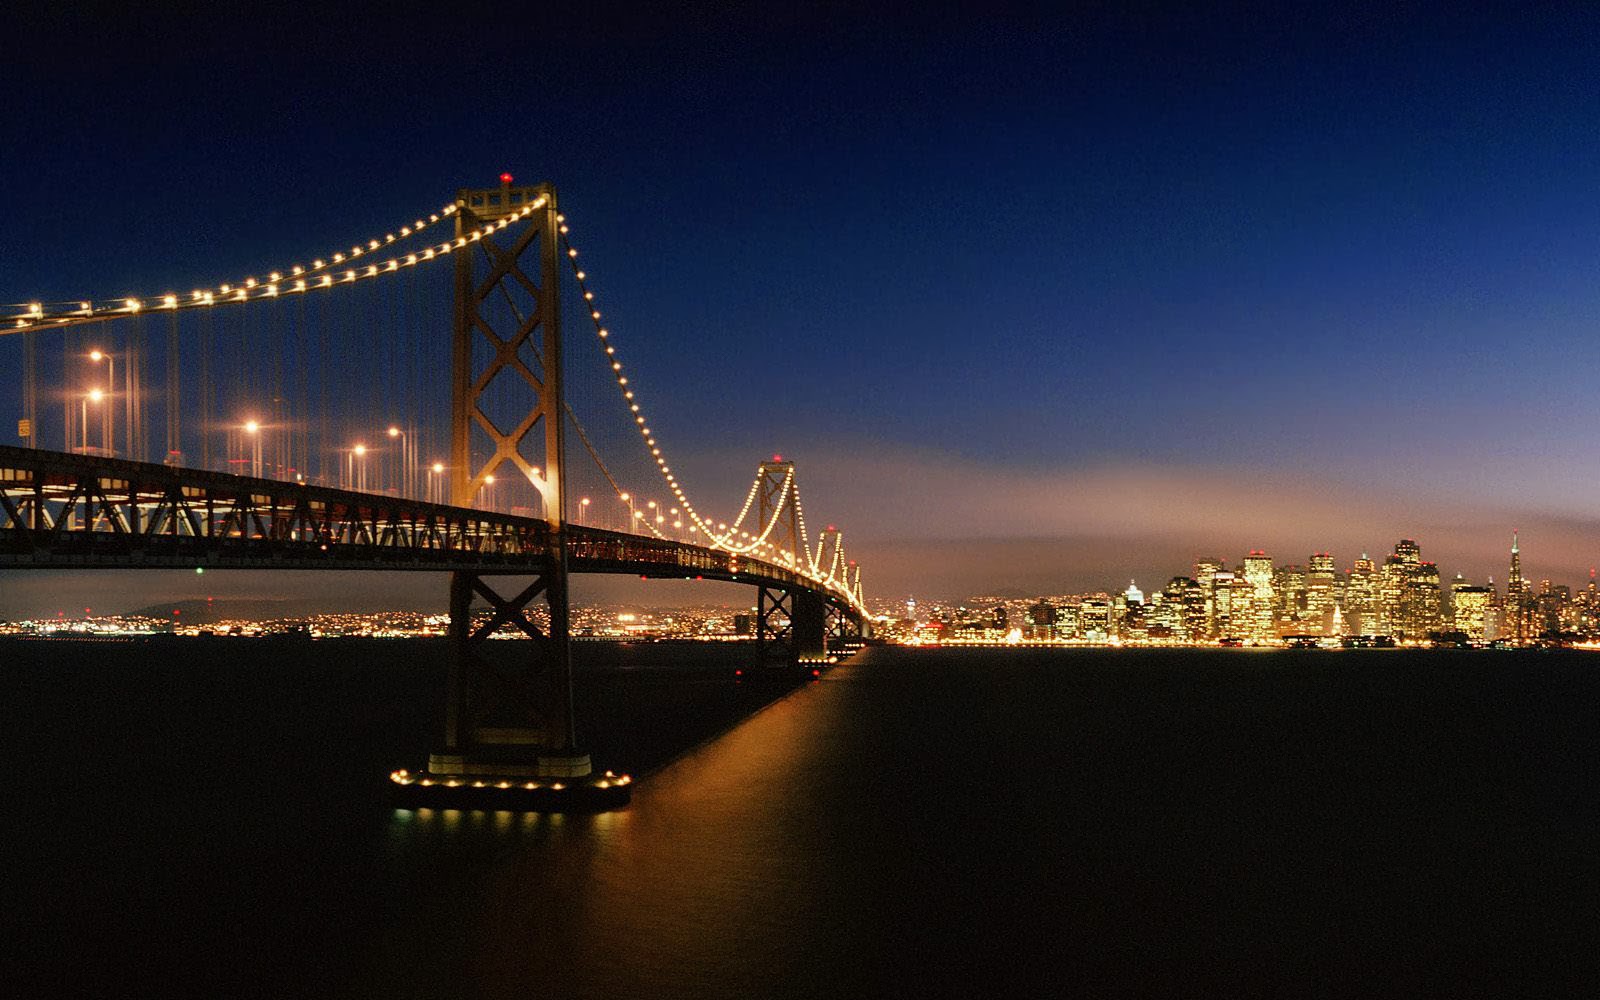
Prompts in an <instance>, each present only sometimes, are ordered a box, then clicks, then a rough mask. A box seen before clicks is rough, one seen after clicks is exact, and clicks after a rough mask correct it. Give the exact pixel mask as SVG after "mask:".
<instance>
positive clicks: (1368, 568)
mask: <svg viewBox="0 0 1600 1000" xmlns="http://www.w3.org/2000/svg"><path fill="white" fill-rule="evenodd" d="M1343 607H1344V616H1343V617H1344V634H1346V635H1375V634H1377V633H1379V632H1382V631H1383V628H1382V625H1381V624H1380V618H1381V616H1380V615H1379V612H1378V608H1379V601H1378V569H1377V566H1376V564H1374V563H1373V561H1372V560H1371V559H1370V558H1368V556H1367V554H1366V553H1365V552H1363V553H1361V558H1360V559H1357V560H1356V561H1355V563H1354V564H1352V565H1351V567H1350V572H1349V577H1348V579H1347V580H1346V581H1345V586H1344V605H1343Z"/></svg>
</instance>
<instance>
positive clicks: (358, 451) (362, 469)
mask: <svg viewBox="0 0 1600 1000" xmlns="http://www.w3.org/2000/svg"><path fill="white" fill-rule="evenodd" d="M358 458H359V459H360V460H361V463H360V466H359V469H358V467H357V464H356V459H358ZM345 468H346V470H347V473H346V477H345V480H346V487H345V488H346V489H352V490H365V489H366V488H367V446H366V445H364V444H357V445H356V446H355V447H354V448H351V449H350V451H349V454H348V455H347V456H346V458H345ZM358 471H359V474H360V475H359V478H357V473H358Z"/></svg>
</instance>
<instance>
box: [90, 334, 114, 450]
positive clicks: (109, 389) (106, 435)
mask: <svg viewBox="0 0 1600 1000" xmlns="http://www.w3.org/2000/svg"><path fill="white" fill-rule="evenodd" d="M89 360H90V361H93V362H94V363H95V364H99V363H100V362H102V361H104V362H105V363H106V394H107V395H115V394H116V391H117V359H116V358H115V357H113V356H112V355H111V354H110V353H109V352H106V351H102V350H100V349H99V348H95V349H94V350H92V351H90V352H89ZM95 402H97V403H98V402H99V400H98V399H97V400H95ZM115 419H116V418H115V417H114V416H113V415H112V410H111V407H109V406H108V407H106V408H105V409H103V410H101V411H100V447H101V448H102V449H105V450H106V455H107V456H109V455H110V454H111V452H110V450H109V449H110V447H111V443H112V442H113V441H115V440H116V434H117V429H116V427H114V426H113V425H112V421H113V420H115Z"/></svg>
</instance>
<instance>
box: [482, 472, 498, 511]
mask: <svg viewBox="0 0 1600 1000" xmlns="http://www.w3.org/2000/svg"><path fill="white" fill-rule="evenodd" d="M478 496H479V498H480V500H481V502H480V503H479V504H478V507H479V509H481V510H494V476H493V475H492V474H491V475H487V476H484V477H483V486H482V487H481V488H480V489H479V491H478Z"/></svg>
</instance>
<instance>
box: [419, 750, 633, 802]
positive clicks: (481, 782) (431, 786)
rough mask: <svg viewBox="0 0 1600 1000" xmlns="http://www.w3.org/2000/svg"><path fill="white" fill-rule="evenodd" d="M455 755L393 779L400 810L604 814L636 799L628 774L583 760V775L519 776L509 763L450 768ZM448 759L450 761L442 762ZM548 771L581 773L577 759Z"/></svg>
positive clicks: (554, 764) (560, 761)
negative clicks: (597, 768) (595, 769)
mask: <svg viewBox="0 0 1600 1000" xmlns="http://www.w3.org/2000/svg"><path fill="white" fill-rule="evenodd" d="M450 757H451V755H447V754H435V755H434V758H433V759H431V760H430V761H429V766H428V770H426V771H420V772H418V771H408V770H400V771H395V772H393V773H391V774H390V775H389V782H390V786H391V789H392V792H393V796H394V800H395V804H396V805H397V806H399V807H401V808H432V809H488V810H497V809H505V810H511V811H513V812H605V811H607V810H610V809H619V808H621V807H622V806H625V805H627V804H628V800H629V799H630V798H632V792H633V779H632V778H630V777H629V776H628V775H626V774H614V773H612V772H610V771H606V772H605V773H604V774H594V773H593V772H592V770H590V768H589V764H588V757H587V755H584V756H583V757H582V765H581V767H582V770H583V772H584V773H582V774H580V775H576V776H573V775H564V774H559V773H555V774H551V773H537V774H536V773H530V770H529V768H528V767H527V766H526V765H524V766H523V767H522V769H521V771H520V772H518V771H516V770H515V766H514V765H512V764H510V763H508V762H499V763H495V762H487V761H476V762H474V761H470V760H469V761H463V762H462V767H461V769H459V770H452V769H450V767H451V764H452V761H451V760H450V759H449V758H450ZM439 758H446V759H442V760H441V759H439ZM549 765H550V766H549V767H548V768H547V769H546V770H548V771H557V772H559V771H561V770H577V769H579V766H580V765H579V764H578V763H577V761H576V760H572V759H563V758H553V759H551V760H550V761H549Z"/></svg>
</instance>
